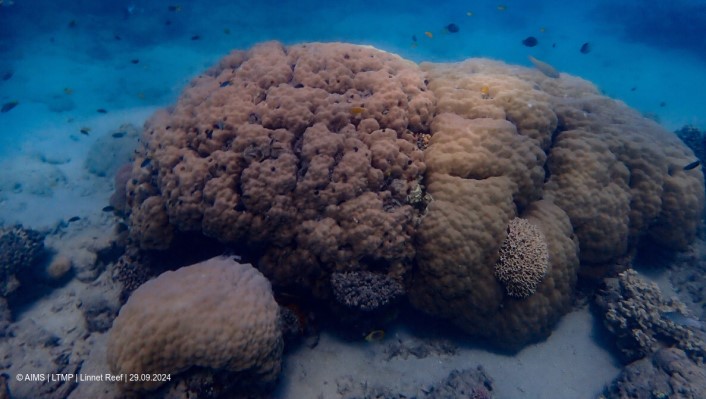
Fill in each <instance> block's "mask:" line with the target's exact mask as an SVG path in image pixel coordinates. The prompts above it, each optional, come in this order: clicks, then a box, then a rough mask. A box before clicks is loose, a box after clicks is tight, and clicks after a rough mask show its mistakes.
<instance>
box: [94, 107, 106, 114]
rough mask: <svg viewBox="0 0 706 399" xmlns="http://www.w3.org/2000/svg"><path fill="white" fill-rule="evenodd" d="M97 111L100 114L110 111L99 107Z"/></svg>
mask: <svg viewBox="0 0 706 399" xmlns="http://www.w3.org/2000/svg"><path fill="white" fill-rule="evenodd" d="M96 112H98V113H99V114H107V113H108V111H107V110H106V109H105V108H98V109H97V110H96Z"/></svg>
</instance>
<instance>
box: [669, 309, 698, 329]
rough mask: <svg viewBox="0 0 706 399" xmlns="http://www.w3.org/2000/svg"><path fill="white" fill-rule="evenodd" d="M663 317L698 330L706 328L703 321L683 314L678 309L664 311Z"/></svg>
mask: <svg viewBox="0 0 706 399" xmlns="http://www.w3.org/2000/svg"><path fill="white" fill-rule="evenodd" d="M662 318H664V319H667V320H669V321H671V322H673V323H674V324H677V325H680V326H682V327H688V328H694V329H697V330H702V329H703V328H704V324H703V322H702V321H700V320H697V319H694V318H692V317H689V316H686V315H683V314H681V313H680V312H678V311H673V312H664V313H662Z"/></svg>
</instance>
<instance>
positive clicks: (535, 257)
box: [495, 218, 549, 298]
mask: <svg viewBox="0 0 706 399" xmlns="http://www.w3.org/2000/svg"><path fill="white" fill-rule="evenodd" d="M548 265H549V251H548V249H547V242H546V240H545V239H544V234H543V233H542V231H541V230H540V229H539V228H538V227H537V226H535V225H533V224H532V223H530V222H529V221H527V220H526V219H520V218H515V219H513V220H511V221H510V224H509V225H508V234H507V238H505V241H503V245H502V247H500V259H499V260H498V262H497V263H496V264H495V277H496V278H497V279H498V280H500V282H501V283H502V284H503V286H504V287H505V291H506V292H507V294H508V295H509V296H511V297H515V298H527V297H528V296H530V295H532V294H534V291H535V290H536V289H537V285H538V284H539V283H540V281H542V278H543V277H544V274H545V273H546V272H547V267H548Z"/></svg>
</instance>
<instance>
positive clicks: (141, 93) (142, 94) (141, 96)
mask: <svg viewBox="0 0 706 399" xmlns="http://www.w3.org/2000/svg"><path fill="white" fill-rule="evenodd" d="M137 98H139V99H140V100H144V99H145V93H144V92H139V93H137Z"/></svg>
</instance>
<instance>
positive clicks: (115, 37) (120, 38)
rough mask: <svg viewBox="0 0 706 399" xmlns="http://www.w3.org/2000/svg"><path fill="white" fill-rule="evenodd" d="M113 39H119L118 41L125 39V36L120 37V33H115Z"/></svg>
mask: <svg viewBox="0 0 706 399" xmlns="http://www.w3.org/2000/svg"><path fill="white" fill-rule="evenodd" d="M113 39H115V40H118V41H120V40H123V38H122V37H120V35H114V36H113Z"/></svg>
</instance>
